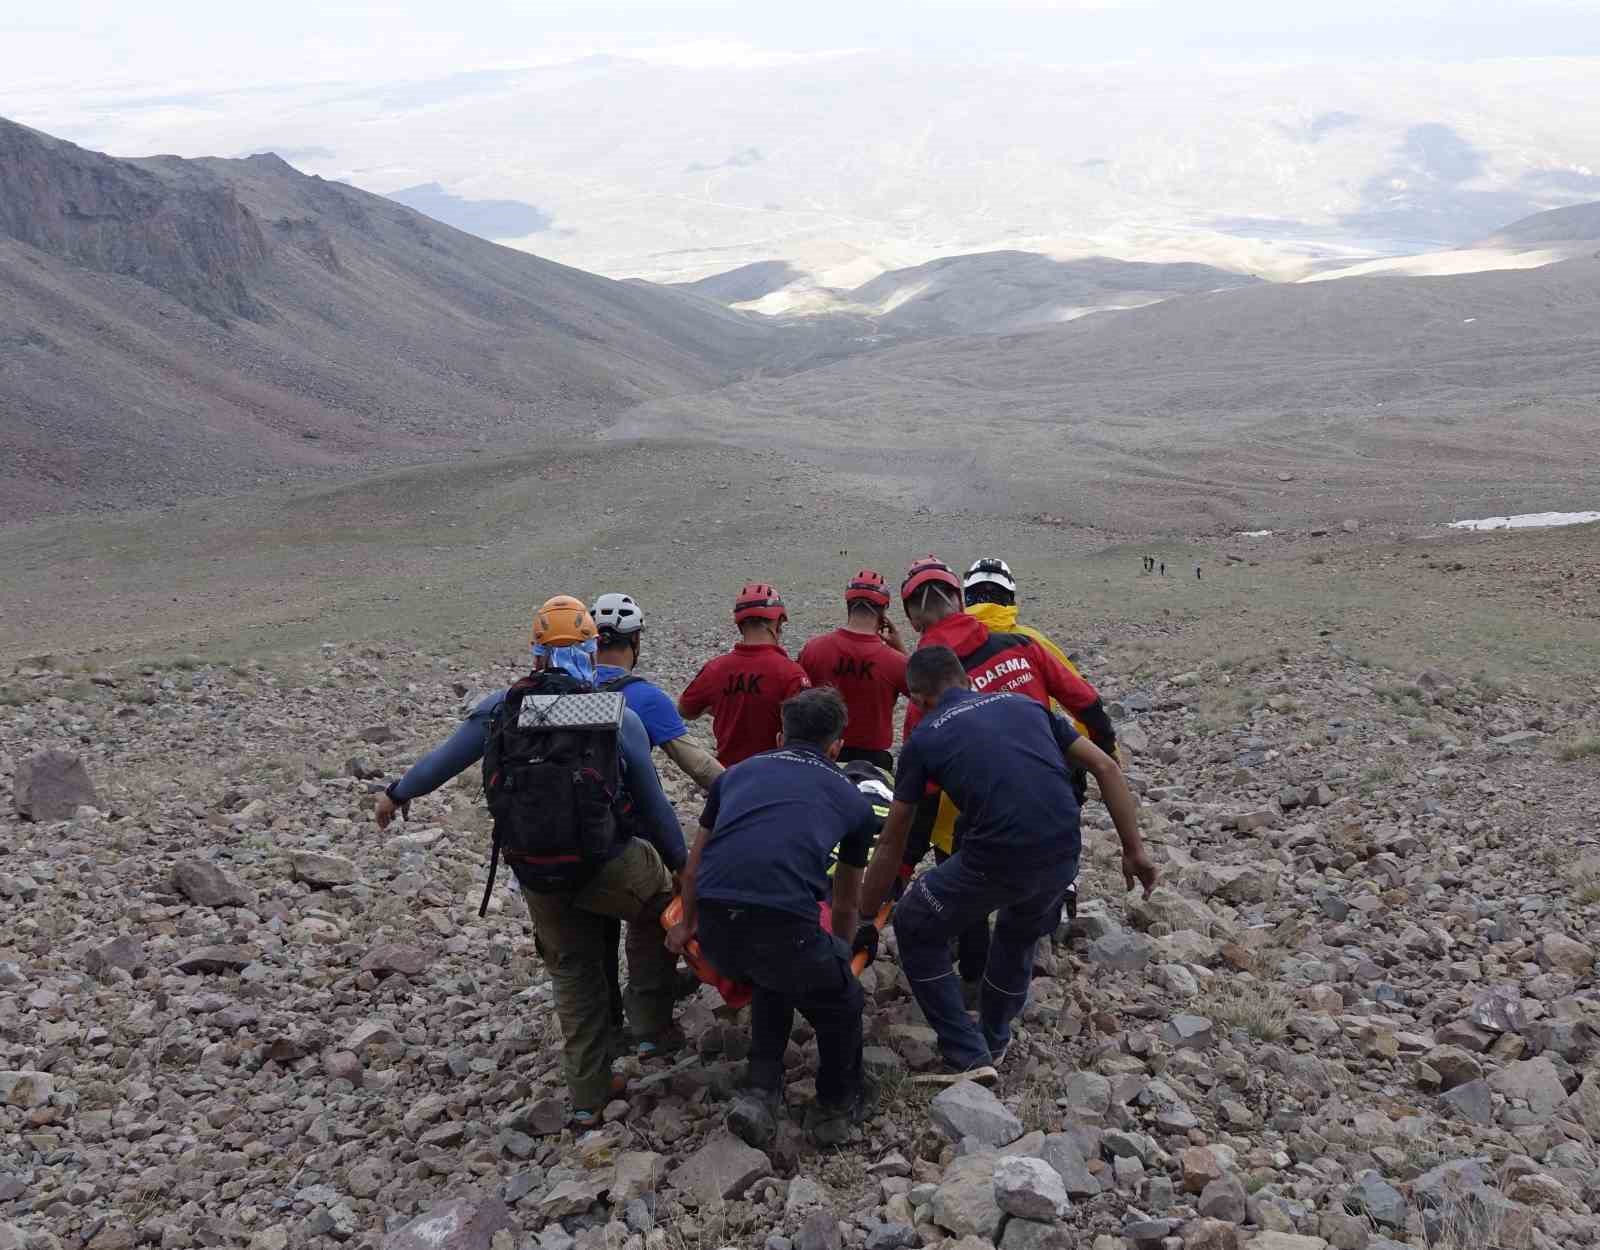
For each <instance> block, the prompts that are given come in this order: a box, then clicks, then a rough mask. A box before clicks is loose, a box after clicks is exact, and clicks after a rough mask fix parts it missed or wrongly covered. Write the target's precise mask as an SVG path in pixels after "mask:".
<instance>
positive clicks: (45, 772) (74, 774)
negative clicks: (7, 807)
mask: <svg viewBox="0 0 1600 1250" xmlns="http://www.w3.org/2000/svg"><path fill="white" fill-rule="evenodd" d="M11 802H12V806H13V807H15V808H16V812H17V815H18V816H21V817H22V818H23V819H24V820H38V821H44V820H71V819H72V818H73V817H74V816H75V815H77V812H78V809H79V808H80V807H85V806H87V807H99V806H100V796H99V794H97V793H96V792H95V788H94V782H93V780H91V779H90V777H89V770H88V769H87V768H85V767H84V764H83V761H82V760H81V759H79V758H78V757H77V756H76V755H73V754H72V753H71V752H69V751H39V752H36V753H35V754H33V755H30V756H29V757H28V758H27V759H25V760H22V761H21V762H20V763H18V765H17V771H16V774H15V776H14V777H13V778H12V780H11Z"/></svg>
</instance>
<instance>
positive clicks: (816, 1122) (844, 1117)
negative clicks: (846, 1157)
mask: <svg viewBox="0 0 1600 1250" xmlns="http://www.w3.org/2000/svg"><path fill="white" fill-rule="evenodd" d="M877 1103H878V1087H877V1086H876V1085H875V1084H873V1083H872V1082H871V1081H868V1080H863V1081H862V1082H861V1088H860V1089H858V1090H857V1091H856V1096H855V1097H854V1098H853V1099H851V1100H850V1101H849V1102H847V1103H840V1104H835V1103H826V1102H822V1101H821V1100H820V1099H819V1100H818V1101H816V1102H813V1103H812V1104H811V1105H810V1106H809V1107H807V1108H806V1119H805V1130H806V1133H807V1134H808V1135H809V1136H810V1138H811V1140H812V1142H813V1143H815V1144H816V1145H818V1146H842V1145H844V1144H845V1143H846V1142H847V1141H849V1140H850V1134H851V1132H852V1131H853V1130H854V1129H855V1127H856V1125H858V1124H860V1123H861V1122H862V1121H863V1120H865V1119H867V1118H868V1117H869V1116H870V1115H871V1114H872V1111H873V1108H874V1107H876V1106H877Z"/></svg>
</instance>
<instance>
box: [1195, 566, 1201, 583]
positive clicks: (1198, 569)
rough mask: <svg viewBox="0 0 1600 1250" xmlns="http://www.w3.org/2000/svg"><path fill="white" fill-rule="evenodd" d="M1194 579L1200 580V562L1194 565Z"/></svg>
mask: <svg viewBox="0 0 1600 1250" xmlns="http://www.w3.org/2000/svg"><path fill="white" fill-rule="evenodd" d="M1194 580H1195V581H1199V580H1200V566H1199V565H1198V564H1197V565H1195V566H1194Z"/></svg>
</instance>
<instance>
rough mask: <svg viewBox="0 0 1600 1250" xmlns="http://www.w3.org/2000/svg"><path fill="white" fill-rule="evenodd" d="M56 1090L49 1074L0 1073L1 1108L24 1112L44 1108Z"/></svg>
mask: <svg viewBox="0 0 1600 1250" xmlns="http://www.w3.org/2000/svg"><path fill="white" fill-rule="evenodd" d="M54 1088H55V1082H54V1078H53V1077H51V1076H50V1074H49V1073H47V1072H0V1106H7V1107H21V1108H22V1109H23V1110H24V1111H28V1110H31V1109H32V1108H34V1107H42V1106H44V1105H45V1103H47V1102H49V1101H50V1095H51V1093H52V1092H53V1091H54Z"/></svg>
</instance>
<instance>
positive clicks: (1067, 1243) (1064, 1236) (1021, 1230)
mask: <svg viewBox="0 0 1600 1250" xmlns="http://www.w3.org/2000/svg"><path fill="white" fill-rule="evenodd" d="M1120 738H1121V735H1120V734H1119V735H1118V739H1119V741H1120ZM1077 1245H1078V1240H1077V1238H1076V1237H1075V1236H1074V1235H1073V1233H1072V1230H1071V1229H1068V1228H1065V1227H1063V1226H1062V1225H1060V1224H1041V1223H1038V1222H1036V1221H1034V1220H1018V1219H1010V1220H1007V1221H1006V1231H1005V1233H1004V1235H1002V1236H1001V1238H1000V1250H1076V1247H1077Z"/></svg>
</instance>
